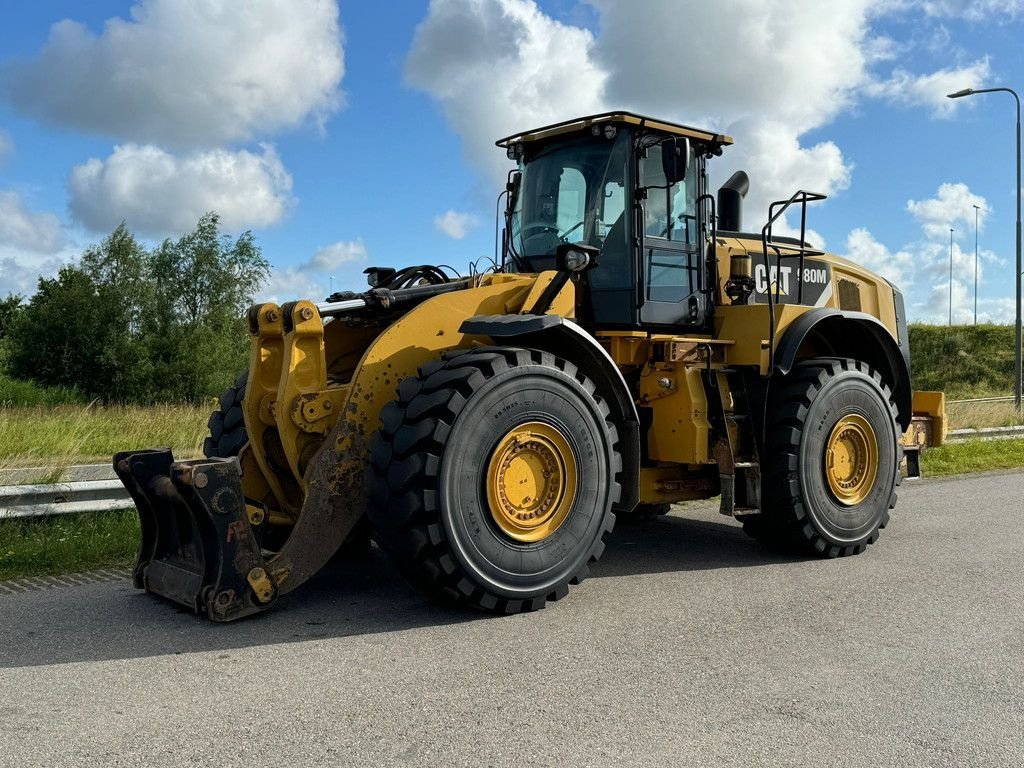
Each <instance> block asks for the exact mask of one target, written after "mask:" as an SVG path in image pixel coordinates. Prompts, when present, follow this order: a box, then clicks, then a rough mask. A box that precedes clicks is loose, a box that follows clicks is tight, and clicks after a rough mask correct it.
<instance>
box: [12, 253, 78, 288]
mask: <svg viewBox="0 0 1024 768" xmlns="http://www.w3.org/2000/svg"><path fill="white" fill-rule="evenodd" d="M78 255H79V254H78V251H76V250H74V249H73V248H71V247H67V248H64V249H62V250H61V251H58V252H57V253H52V254H39V253H30V252H27V251H23V250H21V249H19V248H14V247H12V246H9V245H3V244H0V298H3V297H5V296H7V294H9V293H17V294H21V295H22V296H31V295H32V294H34V293H35V292H36V288H37V287H38V285H39V278H40V276H43V277H52V276H53V275H55V274H56V273H57V271H58V270H59V269H60V268H61V267H62V266H64V265H66V264H70V263H72V262H73V261H75V260H76V259H77V258H78Z"/></svg>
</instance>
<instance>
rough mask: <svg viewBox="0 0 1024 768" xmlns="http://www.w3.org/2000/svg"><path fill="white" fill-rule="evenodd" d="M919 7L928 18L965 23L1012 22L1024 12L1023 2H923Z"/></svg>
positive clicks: (1001, 0) (930, 0) (931, 0)
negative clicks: (933, 17) (963, 20)
mask: <svg viewBox="0 0 1024 768" xmlns="http://www.w3.org/2000/svg"><path fill="white" fill-rule="evenodd" d="M920 6H921V8H922V10H924V12H925V13H926V14H927V15H928V16H935V17H940V18H962V19H966V20H967V21H993V20H995V21H1003V20H1004V19H1001V18H999V17H1000V16H1003V17H1008V19H1009V20H1012V19H1015V18H1017V16H1019V15H1020V14H1021V13H1022V12H1024V0H924V2H921V3H920Z"/></svg>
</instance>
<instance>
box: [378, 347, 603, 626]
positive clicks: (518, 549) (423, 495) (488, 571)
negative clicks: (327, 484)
mask: <svg viewBox="0 0 1024 768" xmlns="http://www.w3.org/2000/svg"><path fill="white" fill-rule="evenodd" d="M608 413H609V412H608V407H607V405H606V404H605V403H604V402H603V401H602V400H601V398H600V397H599V396H598V395H597V394H596V392H595V386H594V384H593V382H591V381H590V380H589V379H588V378H587V377H585V376H583V375H582V374H581V373H579V372H578V370H577V369H576V367H575V366H574V365H573V364H572V363H570V362H568V361H566V360H562V359H559V358H556V357H554V356H552V355H550V354H548V353H545V352H539V351H535V350H526V349H513V348H479V349H474V350H471V351H465V352H456V353H453V354H450V355H447V356H446V357H445V358H444V359H442V360H440V361H436V362H434V363H431V364H429V365H426V366H424V367H423V368H422V369H421V370H420V373H419V376H417V377H413V378H410V379H407V380H405V381H404V382H403V383H402V385H401V386H400V387H399V389H398V399H397V400H396V401H394V402H393V403H391V404H389V405H388V406H387V407H385V408H384V410H383V411H382V412H381V421H382V426H381V428H380V429H379V430H378V431H377V432H376V433H375V435H374V436H373V439H372V441H371V446H370V455H371V468H370V472H369V486H370V499H371V502H370V510H369V517H370V521H371V523H372V524H373V526H374V528H375V531H376V535H377V538H378V541H379V542H380V543H381V545H382V547H383V548H384V549H385V550H386V551H388V552H389V554H391V556H392V558H393V559H394V561H395V563H396V565H397V566H398V567H399V568H400V569H401V570H402V571H403V572H404V573H405V574H406V575H407V577H408V578H409V579H410V580H411V581H412V582H413V583H414V584H416V585H417V586H419V587H421V588H424V589H426V590H427V591H429V592H431V593H433V594H436V595H441V596H445V597H447V598H450V599H452V600H454V601H456V602H458V603H460V604H463V605H468V606H472V607H475V608H480V609H483V610H486V611H491V612H495V613H518V612H521V611H531V610H536V609H539V608H543V607H544V605H545V604H546V603H547V601H549V600H558V599H560V598H562V597H564V596H565V595H566V594H567V593H568V591H569V585H570V584H578V583H579V582H581V581H582V580H583V579H584V578H586V576H587V575H588V569H589V564H590V563H592V562H594V561H596V560H597V559H598V558H599V557H600V556H601V553H602V552H603V550H604V537H605V535H606V534H607V533H608V532H609V531H611V529H612V526H613V524H614V521H615V516H614V514H613V513H612V504H614V503H615V502H616V501H618V498H619V485H618V481H617V476H618V473H619V472H620V470H621V458H620V456H619V453H618V450H617V443H618V437H617V432H616V429H615V426H614V425H613V424H612V423H611V422H610V421H609V418H608Z"/></svg>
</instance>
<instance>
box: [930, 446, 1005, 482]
mask: <svg viewBox="0 0 1024 768" xmlns="http://www.w3.org/2000/svg"><path fill="white" fill-rule="evenodd" d="M1018 467H1024V440H968V441H966V442H963V443H949V444H947V445H943V446H940V447H938V448H929V449H928V450H927V451H925V452H924V453H923V454H922V455H921V474H922V475H924V477H942V476H944V475H962V474H967V473H970V472H988V471H991V470H997V469H1016V468H1018Z"/></svg>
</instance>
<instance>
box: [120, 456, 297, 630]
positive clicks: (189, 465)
mask: <svg viewBox="0 0 1024 768" xmlns="http://www.w3.org/2000/svg"><path fill="white" fill-rule="evenodd" d="M114 470H115V471H116V472H117V476H118V477H119V478H120V479H121V482H122V483H124V485H125V487H126V488H127V489H128V492H129V493H130V494H131V496H132V499H133V500H134V501H135V506H136V508H137V509H138V512H139V522H140V525H141V530H142V539H141V542H140V545H139V557H138V562H137V563H136V565H135V570H134V581H135V586H136V587H138V588H139V589H145V590H146V591H147V592H152V593H154V594H157V595H160V596H162V597H165V598H167V599H168V600H173V601H174V602H176V603H179V604H181V605H184V606H187V607H189V608H191V609H192V610H194V611H196V612H197V613H205V614H207V615H208V616H209V618H210V619H212V620H213V621H231V620H232V619H237V618H241V617H242V616H247V615H249V614H252V613H258V612H259V611H262V610H265V609H266V608H268V607H269V606H270V605H271V603H273V602H274V600H275V599H276V598H277V593H278V588H277V585H276V584H275V583H274V579H273V576H272V575H271V574H270V572H269V569H267V568H266V567H265V565H266V564H265V562H264V560H263V555H262V553H261V549H260V541H261V539H262V530H263V528H264V526H265V525H266V521H267V519H268V518H269V515H267V514H266V511H265V510H264V514H262V515H259V514H252V513H251V512H250V511H249V510H247V508H246V504H247V502H246V499H245V497H244V495H243V494H242V479H241V478H242V475H241V468H240V465H239V463H238V460H237V459H201V460H197V461H177V462H176V461H175V460H174V456H173V455H172V454H171V451H170V450H169V449H155V450H144V451H126V452H124V453H119V454H117V455H116V456H115V457H114ZM248 505H249V509H250V510H251V509H252V508H253V507H254V506H256V507H259V505H254V504H253V502H251V501H250V502H248ZM257 520H258V521H260V522H259V524H254V522H253V521H257Z"/></svg>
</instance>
